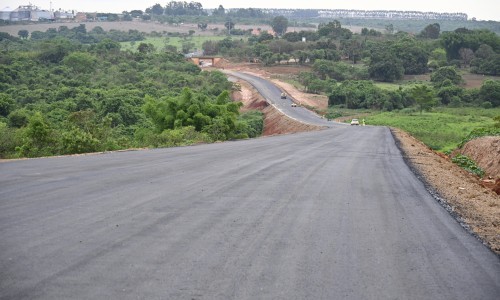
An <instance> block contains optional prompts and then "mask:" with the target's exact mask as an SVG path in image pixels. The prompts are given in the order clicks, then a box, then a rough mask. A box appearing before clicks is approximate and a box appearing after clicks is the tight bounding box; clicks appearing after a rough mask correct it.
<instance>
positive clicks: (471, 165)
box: [451, 154, 484, 177]
mask: <svg viewBox="0 0 500 300" xmlns="http://www.w3.org/2000/svg"><path fill="white" fill-rule="evenodd" d="M451 161H452V162H454V163H455V164H457V165H458V166H459V167H461V168H462V169H464V170H466V171H467V172H469V173H472V174H475V175H477V176H479V177H483V176H484V171H483V169H481V168H480V167H479V166H478V165H477V164H476V163H475V162H474V161H473V160H472V159H470V158H469V157H467V156H465V155H461V154H459V155H457V156H455V157H453V158H452V159H451Z"/></svg>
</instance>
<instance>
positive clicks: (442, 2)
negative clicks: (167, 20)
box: [0, 0, 500, 21]
mask: <svg viewBox="0 0 500 300" xmlns="http://www.w3.org/2000/svg"><path fill="white" fill-rule="evenodd" d="M186 1H187V2H190V0H186ZM51 2H52V8H53V9H59V8H62V9H64V10H76V11H86V12H95V11H98V12H116V13H118V12H122V11H124V10H126V11H131V10H134V9H139V10H145V9H146V8H148V7H151V6H153V5H154V4H156V3H159V4H161V5H162V6H165V5H166V4H167V3H168V2H170V0H163V1H158V0H141V1H137V0H83V1H82V0H52V1H50V0H26V1H22V0H1V1H0V9H1V8H4V7H6V6H10V7H11V8H16V7H18V6H19V5H25V4H28V3H31V4H33V5H36V6H38V7H40V8H42V9H49V8H50V3H51ZM195 2H200V3H201V4H202V5H203V8H215V7H218V6H219V5H222V6H223V7H224V8H249V7H253V8H328V9H365V10H375V9H382V10H417V11H435V12H463V13H466V14H467V15H468V16H469V19H470V18H472V17H475V18H477V19H478V20H495V21H500V1H499V0H475V1H470V0H468V1H466V0H416V1H404V0H380V1H376V0H354V1H331V0H308V1H290V0H272V1H269V0H252V1H247V0H198V1H195Z"/></svg>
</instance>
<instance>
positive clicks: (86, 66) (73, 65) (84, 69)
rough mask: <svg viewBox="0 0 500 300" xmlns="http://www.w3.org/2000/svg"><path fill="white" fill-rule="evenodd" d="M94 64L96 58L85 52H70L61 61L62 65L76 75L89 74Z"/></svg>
mask: <svg viewBox="0 0 500 300" xmlns="http://www.w3.org/2000/svg"><path fill="white" fill-rule="evenodd" d="M96 62H97V60H96V58H95V57H94V56H93V55H91V54H89V53H87V52H72V53H70V54H68V56H66V57H65V58H64V59H63V63H64V64H65V65H66V66H68V68H70V69H72V70H73V71H74V72H76V73H90V72H91V71H93V70H94V66H95V64H96Z"/></svg>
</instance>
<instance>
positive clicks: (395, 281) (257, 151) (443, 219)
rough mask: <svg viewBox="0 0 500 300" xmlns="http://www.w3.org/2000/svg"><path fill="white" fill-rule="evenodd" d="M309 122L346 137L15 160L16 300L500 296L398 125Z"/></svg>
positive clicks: (3, 183) (1, 290)
mask: <svg viewBox="0 0 500 300" xmlns="http://www.w3.org/2000/svg"><path fill="white" fill-rule="evenodd" d="M233 75H235V76H236V75H237V76H239V77H240V78H243V79H245V78H244V77H243V76H248V75H244V74H233ZM249 81H250V80H249ZM259 82H260V81H254V82H251V83H252V84H253V85H254V86H255V87H256V88H257V89H258V90H259V91H261V92H262V93H263V95H264V97H265V98H266V99H268V101H272V102H273V103H274V104H275V105H277V106H278V107H280V102H277V101H278V100H276V99H279V92H280V91H279V89H278V88H276V87H273V86H272V85H270V84H269V83H267V82H265V83H264V84H263V85H260V83H259ZM276 93H278V94H276ZM275 101H276V102H275ZM285 106H286V105H284V106H283V107H285ZM288 106H289V105H288ZM283 111H284V112H286V113H287V114H288V112H287V110H285V109H283ZM300 111H302V110H300ZM294 112H299V110H294ZM304 114H307V115H308V116H311V118H312V119H311V120H309V119H306V120H304V121H305V122H308V123H312V122H316V121H317V122H318V123H312V124H319V125H323V124H328V125H330V128H327V129H325V130H321V131H315V132H309V133H300V134H291V135H282V136H274V137H265V138H258V139H252V140H241V141H234V142H226V143H216V144H209V145H198V146H191V147H179V148H169V149H155V150H141V151H128V152H113V153H104V154H93V155H84V156H67V157H54V158H40V159H29V160H15V161H7V162H2V163H0V299H498V297H499V295H500V260H499V258H498V257H497V256H496V255H495V254H493V253H492V252H491V251H490V250H489V249H488V248H487V247H485V246H484V245H483V244H482V243H481V242H480V241H479V240H477V239H476V238H475V237H473V236H472V235H471V234H469V233H468V232H467V231H466V230H465V229H464V228H463V227H462V226H461V225H460V224H459V222H457V221H456V220H455V219H454V218H453V217H452V216H451V215H450V214H449V213H448V212H447V211H446V210H445V209H444V208H443V207H441V206H440V205H439V203H438V202H437V201H436V200H435V199H434V198H433V196H431V194H429V192H428V191H427V190H426V188H425V186H424V185H423V184H422V182H421V181H419V179H418V178H417V177H416V176H415V175H414V174H413V173H412V171H411V170H410V168H409V167H408V166H407V165H406V164H405V162H404V160H403V157H402V155H401V152H400V151H399V150H398V148H397V146H396V144H395V141H394V139H393V137H392V135H391V133H390V131H389V130H388V129H387V128H385V127H371V126H361V127H358V126H342V125H334V124H332V123H333V122H328V121H325V120H323V119H320V118H318V117H317V116H314V115H312V114H311V113H310V112H307V111H304ZM291 116H292V117H293V118H296V119H298V120H302V119H301V116H300V115H298V114H297V115H291Z"/></svg>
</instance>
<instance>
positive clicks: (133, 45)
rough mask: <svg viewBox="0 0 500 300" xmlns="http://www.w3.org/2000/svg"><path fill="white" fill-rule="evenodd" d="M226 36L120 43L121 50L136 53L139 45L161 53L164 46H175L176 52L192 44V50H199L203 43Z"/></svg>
mask: <svg viewBox="0 0 500 300" xmlns="http://www.w3.org/2000/svg"><path fill="white" fill-rule="evenodd" d="M226 37H227V36H191V37H185V38H184V37H148V38H146V39H145V40H144V41H140V42H122V43H120V44H121V45H122V50H131V51H137V47H138V46H139V45H140V44H141V43H149V44H152V45H153V46H154V47H155V48H156V50H157V51H161V50H162V49H164V48H165V46H167V45H170V46H175V47H176V48H177V51H181V50H182V44H184V43H193V44H194V47H193V49H194V48H196V49H201V46H202V45H203V43H204V42H205V41H221V40H223V39H225V38H226Z"/></svg>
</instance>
